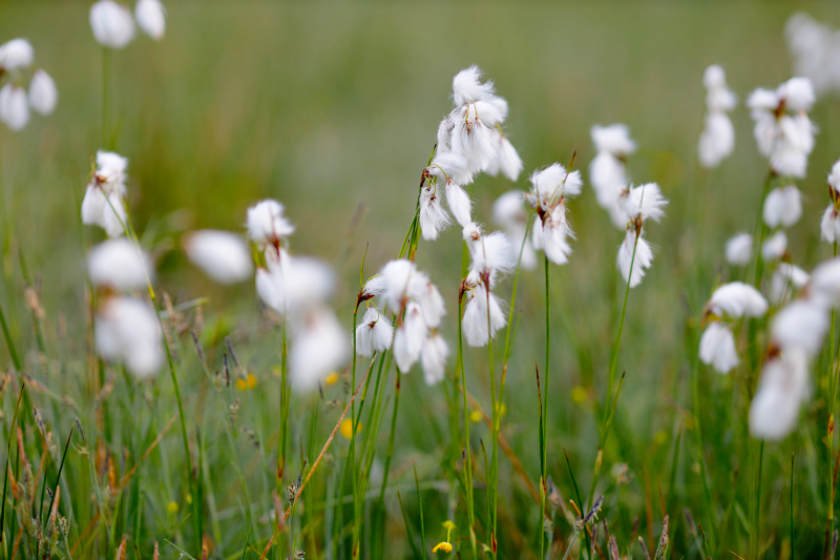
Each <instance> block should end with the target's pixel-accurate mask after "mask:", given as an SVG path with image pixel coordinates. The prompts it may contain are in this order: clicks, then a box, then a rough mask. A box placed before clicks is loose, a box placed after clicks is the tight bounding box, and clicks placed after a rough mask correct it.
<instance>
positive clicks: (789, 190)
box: [763, 185, 802, 228]
mask: <svg viewBox="0 0 840 560" xmlns="http://www.w3.org/2000/svg"><path fill="white" fill-rule="evenodd" d="M763 216H764V223H765V224H767V225H768V226H770V227H771V228H775V227H778V226H783V227H790V226H792V225H793V224H795V223H796V222H797V221H798V220H799V218H800V217H801V216H802V197H801V194H800V192H799V189H797V188H796V185H788V186H786V187H778V188H775V189H773V190H772V191H770V192H769V193H768V194H767V198H765V199H764V211H763Z"/></svg>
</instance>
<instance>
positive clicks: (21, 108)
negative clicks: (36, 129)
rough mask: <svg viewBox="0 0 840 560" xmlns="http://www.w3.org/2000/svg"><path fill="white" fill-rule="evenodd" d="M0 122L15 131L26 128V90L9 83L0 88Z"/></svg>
mask: <svg viewBox="0 0 840 560" xmlns="http://www.w3.org/2000/svg"><path fill="white" fill-rule="evenodd" d="M0 121H3V122H4V123H6V126H8V127H9V128H10V129H11V130H15V131H17V130H22V129H23V127H25V126H26V123H28V122H29V101H28V100H27V97H26V90H24V89H23V88H21V87H18V86H17V85H15V84H11V83H9V84H6V85H5V86H3V87H2V88H0Z"/></svg>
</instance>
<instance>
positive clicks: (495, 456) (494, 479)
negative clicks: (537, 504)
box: [485, 286, 501, 558]
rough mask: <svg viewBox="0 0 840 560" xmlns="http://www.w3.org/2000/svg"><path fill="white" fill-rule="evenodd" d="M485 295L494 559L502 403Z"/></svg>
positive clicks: (487, 291)
mask: <svg viewBox="0 0 840 560" xmlns="http://www.w3.org/2000/svg"><path fill="white" fill-rule="evenodd" d="M485 288H486V289H485V293H486V296H487V348H488V359H489V360H490V401H491V402H492V403H493V430H492V437H493V450H492V452H491V453H492V454H491V463H490V465H491V468H492V473H491V477H490V488H489V490H490V501H491V503H492V507H491V508H490V513H491V527H492V529H491V532H490V546H491V549H492V551H493V557H494V558H495V557H496V549H497V544H496V535H497V533H496V526H497V523H496V522H497V518H498V507H499V417H500V416H501V403H500V402H499V401H497V400H496V368H495V362H494V359H493V335H492V332H491V330H490V286H485Z"/></svg>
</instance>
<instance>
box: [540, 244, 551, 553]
mask: <svg viewBox="0 0 840 560" xmlns="http://www.w3.org/2000/svg"><path fill="white" fill-rule="evenodd" d="M543 267H544V269H545V372H544V379H545V381H544V383H543V407H542V426H540V433H541V434H542V441H543V448H542V457H541V458H540V515H539V523H540V527H539V535H540V560H543V559H544V558H545V544H546V543H545V500H546V497H547V496H546V491H547V486H546V485H547V482H546V481H547V479H548V477H547V476H546V471H547V470H548V380H549V372H550V371H551V370H550V368H549V366H550V364H551V318H550V317H551V315H550V301H549V294H550V289H549V286H550V278H549V273H548V270H549V269H548V256H546V255H545V253H543Z"/></svg>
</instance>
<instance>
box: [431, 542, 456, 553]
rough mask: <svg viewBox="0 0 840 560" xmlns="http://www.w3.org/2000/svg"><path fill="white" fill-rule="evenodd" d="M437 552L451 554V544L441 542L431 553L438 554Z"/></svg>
mask: <svg viewBox="0 0 840 560" xmlns="http://www.w3.org/2000/svg"><path fill="white" fill-rule="evenodd" d="M438 551H440V552H446V553H449V552H452V545H451V544H449V543H448V542H446V541H443V542H441V543H438V545H437V546H436V547H434V548H433V549H432V552H433V553H436V552H438Z"/></svg>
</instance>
